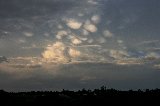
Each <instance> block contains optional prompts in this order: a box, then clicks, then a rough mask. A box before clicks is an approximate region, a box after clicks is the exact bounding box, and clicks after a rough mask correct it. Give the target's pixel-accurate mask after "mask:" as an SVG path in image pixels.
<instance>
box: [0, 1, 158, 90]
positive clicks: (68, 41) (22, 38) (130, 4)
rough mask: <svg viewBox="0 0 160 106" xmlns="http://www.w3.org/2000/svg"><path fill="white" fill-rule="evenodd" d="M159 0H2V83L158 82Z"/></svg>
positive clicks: (16, 86)
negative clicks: (5, 59)
mask: <svg viewBox="0 0 160 106" xmlns="http://www.w3.org/2000/svg"><path fill="white" fill-rule="evenodd" d="M159 19H160V1H159V0H0V56H5V57H6V58H7V60H8V62H5V61H4V59H3V57H0V89H5V90H11V91H18V90H21V91H23V90H60V89H63V88H64V89H81V88H98V87H100V86H102V85H105V86H108V87H109V88H115V89H139V88H142V89H144V88H159V87H160V61H159V59H160V42H159V41H160V36H159V33H160V30H159V28H160V21H159Z"/></svg>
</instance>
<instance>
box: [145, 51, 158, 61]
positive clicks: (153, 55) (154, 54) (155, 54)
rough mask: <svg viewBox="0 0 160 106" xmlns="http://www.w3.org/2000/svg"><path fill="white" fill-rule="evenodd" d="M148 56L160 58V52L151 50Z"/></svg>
mask: <svg viewBox="0 0 160 106" xmlns="http://www.w3.org/2000/svg"><path fill="white" fill-rule="evenodd" d="M145 57H146V58H156V59H157V58H160V54H158V53H156V52H149V53H147V55H146V56H145Z"/></svg>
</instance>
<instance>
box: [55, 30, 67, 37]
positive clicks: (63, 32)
mask: <svg viewBox="0 0 160 106" xmlns="http://www.w3.org/2000/svg"><path fill="white" fill-rule="evenodd" d="M67 35H68V32H67V31H65V30H61V31H58V32H57V35H56V38H57V39H62V38H63V37H64V36H67Z"/></svg>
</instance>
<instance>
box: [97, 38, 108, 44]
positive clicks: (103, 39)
mask: <svg viewBox="0 0 160 106" xmlns="http://www.w3.org/2000/svg"><path fill="white" fill-rule="evenodd" d="M97 41H98V42H99V43H105V42H106V39H105V38H103V37H100V38H98V39H97Z"/></svg>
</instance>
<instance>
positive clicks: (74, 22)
mask: <svg viewBox="0 0 160 106" xmlns="http://www.w3.org/2000/svg"><path fill="white" fill-rule="evenodd" d="M66 25H67V26H68V27H70V28H71V29H79V28H80V27H81V26H82V23H81V22H79V21H77V20H75V19H72V18H71V19H67V20H66Z"/></svg>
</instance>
